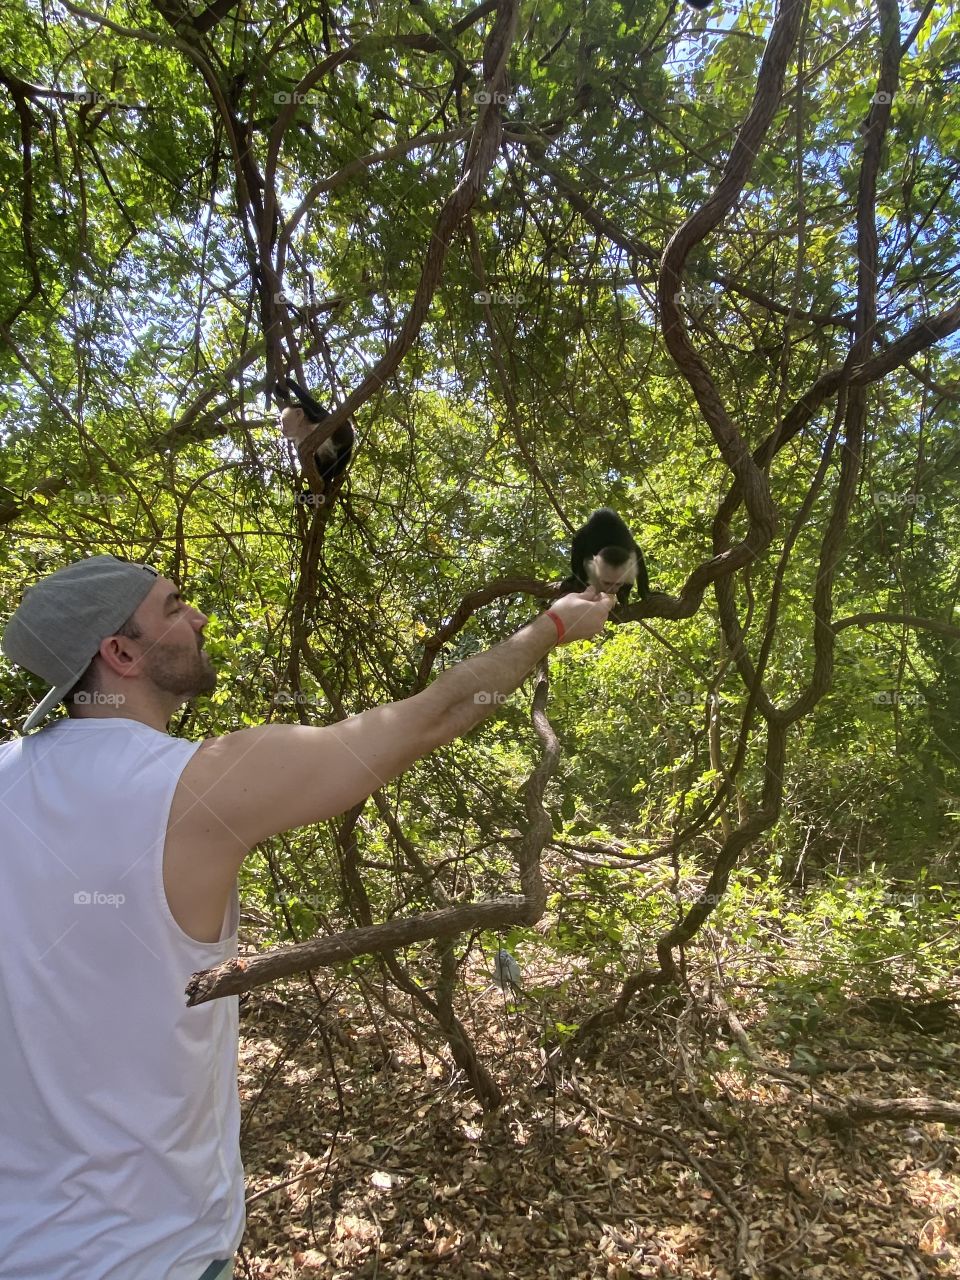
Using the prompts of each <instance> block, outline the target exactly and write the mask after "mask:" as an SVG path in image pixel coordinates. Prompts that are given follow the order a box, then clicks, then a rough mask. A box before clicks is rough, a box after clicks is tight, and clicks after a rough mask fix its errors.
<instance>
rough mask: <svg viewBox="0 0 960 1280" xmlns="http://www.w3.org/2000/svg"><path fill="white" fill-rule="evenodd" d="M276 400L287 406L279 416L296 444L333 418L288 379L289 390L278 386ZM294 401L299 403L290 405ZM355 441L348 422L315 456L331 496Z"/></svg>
mask: <svg viewBox="0 0 960 1280" xmlns="http://www.w3.org/2000/svg"><path fill="white" fill-rule="evenodd" d="M288 388H289V390H288ZM274 397H275V399H276V400H277V403H278V404H282V405H285V406H286V407H285V408H284V410H283V412H282V413H281V415H280V423H281V427H282V430H283V434H284V435H285V436H286V438H287V439H288V440H293V441H295V442H296V443H297V444H299V443H300V442H301V441H302V440H305V439H306V437H307V436H308V435H309V434H310V432H311V431H312V430H313V428H314V427H315V426H316V425H317V423H319V422H323V420H324V419H325V418H329V417H330V414H329V412H328V410H326V409H324V407H323V405H322V404H318V402H317V401H316V400H314V398H313V396H311V395H310V394H309V392H307V391H304V389H303V388H302V387H301V386H300V385H299V384H298V383H296V382H294V380H293V379H292V378H287V379H286V387H284V385H283V383H282V382H278V383H277V386H276V389H275V391H274ZM291 400H294V401H297V402H298V403H295V404H291V403H290V401H291ZM298 408H299V409H302V410H303V416H300V415H299V414H297V413H296V409H298ZM354 440H355V435H354V430H353V424H352V423H351V422H350V421H349V419H348V420H347V421H346V422H344V423H342V424H341V425H340V426H339V427H337V429H336V431H334V433H333V435H332V436H330V438H329V439H328V440H324V442H323V444H322V445H321V446H320V448H319V449H318V450H317V451H316V453H315V454H314V455H313V456H314V460H315V461H316V464H317V470H318V471H319V472H320V478H321V480H322V481H323V483H324V486H325V488H326V489H327V492H328V493H329V490H330V487H331V485H332V484H333V482H334V481H335V480H336V479H337V477H338V476H340V475H342V474H343V472H344V471H346V469H347V467H348V466H349V465H350V459H351V457H352V456H353V445H354Z"/></svg>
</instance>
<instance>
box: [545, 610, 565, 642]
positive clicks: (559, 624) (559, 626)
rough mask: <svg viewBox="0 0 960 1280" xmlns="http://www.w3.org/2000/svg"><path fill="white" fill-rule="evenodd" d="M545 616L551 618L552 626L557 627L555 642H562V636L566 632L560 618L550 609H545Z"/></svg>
mask: <svg viewBox="0 0 960 1280" xmlns="http://www.w3.org/2000/svg"><path fill="white" fill-rule="evenodd" d="M547 617H548V618H552V619H553V623H554V626H555V627H556V628H557V644H562V643H563V637H564V636H565V635H566V633H567V632H566V628H565V627H564V625H563V622H562V620H561V619H560V618H558V617H557V615H556V614H555V613H554V612H553V610H552V609H548V610H547Z"/></svg>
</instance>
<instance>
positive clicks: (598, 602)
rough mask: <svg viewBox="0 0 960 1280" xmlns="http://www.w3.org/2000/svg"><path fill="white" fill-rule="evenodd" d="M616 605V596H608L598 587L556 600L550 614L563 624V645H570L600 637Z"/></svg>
mask: <svg viewBox="0 0 960 1280" xmlns="http://www.w3.org/2000/svg"><path fill="white" fill-rule="evenodd" d="M616 603H617V597H616V596H615V595H607V594H605V593H603V592H601V591H598V590H597V589H596V587H588V588H587V589H586V591H583V592H581V593H580V594H579V595H567V596H561V597H560V599H559V600H555V601H554V602H553V604H552V605H551V606H550V613H555V614H556V615H557V617H558V618H559V619H560V621H561V622H562V624H563V640H562V641H561V644H569V643H570V641H571V640H590V639H592V638H593V637H594V636H596V635H599V634H600V632H601V631H602V630H603V628H604V625H605V624H606V621H607V618H608V617H609V616H610V610H611V609H612V608H613V606H614V605H615V604H616Z"/></svg>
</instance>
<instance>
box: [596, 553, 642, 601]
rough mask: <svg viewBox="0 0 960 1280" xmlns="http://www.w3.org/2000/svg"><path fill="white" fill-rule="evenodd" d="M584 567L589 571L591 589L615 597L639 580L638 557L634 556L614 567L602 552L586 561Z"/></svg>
mask: <svg viewBox="0 0 960 1280" xmlns="http://www.w3.org/2000/svg"><path fill="white" fill-rule="evenodd" d="M583 567H584V568H585V569H586V571H587V577H588V578H589V580H590V585H591V587H596V588H597V590H598V591H603V592H606V593H607V594H613V595H615V594H616V593H617V592H618V591H620V590H621V589H622V588H623V587H626V586H632V585H633V583H634V582H636V580H637V557H636V556H633V555H632V556H630V557H629V558H628V559H627V560H626V561H625V562H624V563H623V564H621V565H612V564H610V562H609V561H608V560H607V559H606V557H605V556H604V555H603V553H602V552H601V553H599V554H598V555H595V556H592V557H591V558H590V559H589V560H587V561H585V562H584V566H583Z"/></svg>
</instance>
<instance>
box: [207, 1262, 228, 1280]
mask: <svg viewBox="0 0 960 1280" xmlns="http://www.w3.org/2000/svg"><path fill="white" fill-rule="evenodd" d="M232 1276H233V1259H232V1258H218V1259H217V1260H216V1262H211V1263H210V1265H209V1267H207V1269H206V1271H204V1273H203V1275H202V1276H201V1277H200V1280H232Z"/></svg>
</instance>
